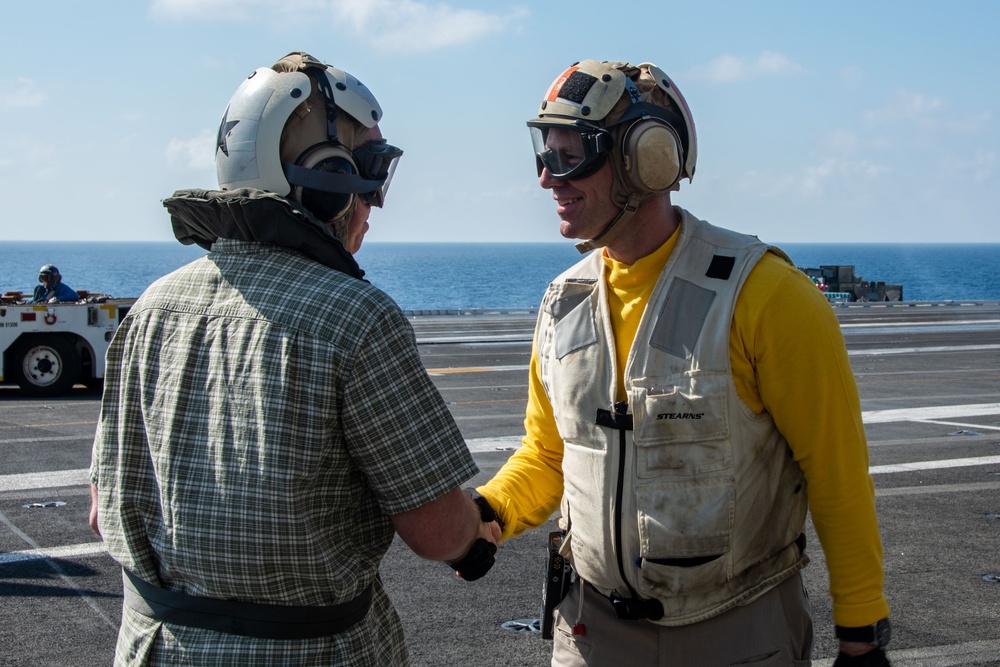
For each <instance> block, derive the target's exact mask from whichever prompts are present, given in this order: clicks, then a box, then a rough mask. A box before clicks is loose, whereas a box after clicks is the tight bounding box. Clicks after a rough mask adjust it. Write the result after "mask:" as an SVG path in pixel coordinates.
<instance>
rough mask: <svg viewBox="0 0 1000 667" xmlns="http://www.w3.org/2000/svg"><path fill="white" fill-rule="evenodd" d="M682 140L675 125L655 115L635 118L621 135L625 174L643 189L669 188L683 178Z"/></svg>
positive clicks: (658, 189)
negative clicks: (681, 176)
mask: <svg viewBox="0 0 1000 667" xmlns="http://www.w3.org/2000/svg"><path fill="white" fill-rule="evenodd" d="M680 146H681V142H680V138H679V137H678V136H677V132H675V131H674V128H672V127H670V125H668V124H667V123H665V122H663V121H661V120H659V119H656V118H642V119H640V120H637V121H636V122H634V123H633V124H632V125H631V127H629V128H628V130H626V132H625V134H624V136H623V137H622V156H623V158H624V161H625V177H626V178H627V179H628V181H629V183H630V184H631V185H632V186H633V187H635V188H636V189H638V190H641V191H644V192H666V191H667V190H669V189H670V188H671V187H672V186H673V185H674V184H675V183H677V181H678V179H679V178H680V173H681V149H680Z"/></svg>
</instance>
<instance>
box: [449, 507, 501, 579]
mask: <svg viewBox="0 0 1000 667" xmlns="http://www.w3.org/2000/svg"><path fill="white" fill-rule="evenodd" d="M465 493H466V494H467V495H468V496H469V498H471V499H472V502H473V503H475V505H476V507H477V509H478V510H479V519H480V521H481V522H482V523H483V524H486V525H485V526H480V531H479V532H480V534H482V532H483V529H486V530H487V531H488V534H489V535H490V536H491V537H492V538H493V539H492V540H487V539H486V538H485V537H477V538H476V540H475V541H474V542H473V543H472V546H471V547H470V548H469V551H468V552H467V553H466V554H465V556H463V557H462V558H461V560H457V561H454V562H451V563H448V566H449V567H451V569H453V570H454V571H455V574H457V575H458V576H460V577H461V578H462V579H465V580H466V581H475V580H476V579H479V578H481V577H483V576H485V575H486V573H487V572H489V571H490V568H491V567H493V563H494V562H496V559H495V558H494V556H495V555H496V552H497V545H496V542H498V541H499V539H500V533H501V531H502V530H503V525H502V523H501V521H500V517H498V516H497V513H496V512H495V511H494V510H493V508H492V507H490V504H489V503H488V502H487V501H486V498H483V497H482V496H481V495H479V494H478V493H476V491H475V490H473V489H465ZM490 524H495V525H490Z"/></svg>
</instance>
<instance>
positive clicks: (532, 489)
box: [479, 233, 889, 627]
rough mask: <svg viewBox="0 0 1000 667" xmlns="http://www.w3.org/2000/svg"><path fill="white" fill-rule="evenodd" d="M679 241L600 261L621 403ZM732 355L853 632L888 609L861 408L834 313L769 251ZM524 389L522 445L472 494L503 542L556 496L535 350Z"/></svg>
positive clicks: (539, 516) (558, 474)
mask: <svg viewBox="0 0 1000 667" xmlns="http://www.w3.org/2000/svg"><path fill="white" fill-rule="evenodd" d="M677 236H678V234H676V233H675V234H674V235H673V236H671V238H670V239H669V240H668V241H667V242H666V243H664V244H663V246H661V247H660V248H659V249H658V250H657V251H655V252H654V253H652V254H650V255H648V256H646V257H643V258H642V259H640V260H638V261H636V262H635V263H634V264H631V265H627V264H623V263H620V262H616V261H615V260H612V259H610V258H608V257H605V258H604V262H605V279H606V280H607V282H608V288H609V289H608V294H609V302H610V303H609V306H610V311H611V316H612V326H613V329H614V336H615V354H616V356H617V361H618V363H617V368H618V369H619V371H618V372H619V377H618V396H619V399H620V400H623V399H624V396H625V394H624V389H623V387H624V380H623V377H622V373H623V369H624V368H625V361H626V359H627V357H628V353H629V350H630V348H631V346H632V342H633V340H634V338H635V333H636V331H637V329H638V326H639V320H640V318H641V317H642V313H643V310H644V309H645V306H646V302H647V301H648V299H649V295H650V293H651V292H652V290H653V287H654V285H655V284H656V280H657V278H658V277H659V275H660V273H661V271H662V270H663V267H664V265H665V264H666V262H667V259H668V258H669V257H670V254H671V252H672V251H673V248H674V245H675V243H676V239H677ZM729 355H730V362H731V365H732V370H733V381H734V383H735V386H736V391H737V394H738V395H739V397H740V399H741V400H742V401H743V402H744V403H745V404H746V405H747V406H748V407H749V408H750V409H751V410H753V411H754V412H755V413H757V414H760V413H762V412H764V411H767V412H768V413H770V414H771V416H772V417H773V419H774V422H775V424H776V425H777V427H778V430H779V431H781V433H782V435H784V436H785V438H786V440H787V441H788V443H789V446H790V447H791V449H792V452H793V455H794V457H795V460H796V461H797V462H798V463H799V465H800V466H801V468H802V471H803V473H804V474H805V477H806V481H807V484H808V494H809V504H810V512H811V515H812V519H813V524H814V526H815V527H816V532H817V534H818V535H819V538H820V542H821V544H822V547H823V551H824V554H825V555H826V561H827V567H828V570H829V575H830V593H831V596H832V597H833V616H834V621H835V622H836V623H837V624H839V625H843V626H848V627H858V626H862V625H868V624H871V623H874V622H875V621H877V620H879V619H881V618H884V617H886V616H888V614H889V606H888V602H887V601H886V598H885V596H884V593H883V579H884V575H883V570H882V543H881V539H880V537H879V532H878V522H877V519H876V516H875V500H874V499H875V490H874V484H873V482H872V479H871V476H870V475H869V474H868V445H867V440H866V438H865V432H864V426H863V424H862V421H861V404H860V399H859V397H858V391H857V385H856V383H855V380H854V375H853V373H852V371H851V367H850V364H849V362H848V359H847V351H846V348H845V346H844V340H843V336H842V334H841V332H840V327H839V324H838V322H837V318H836V315H835V314H834V312H833V309H832V308H830V306H829V305H828V304H827V303H826V299H825V298H824V297H823V295H822V294H821V293H820V291H819V290H817V289H816V287H815V285H813V283H812V282H811V281H810V280H809V279H808V278H807V277H806V276H805V275H804V274H803V273H802V272H801V271H799V270H798V269H796V268H795V267H793V266H790V265H789V264H787V263H786V262H784V261H783V260H782V259H780V258H779V257H777V256H776V255H773V254H770V253H768V254H766V255H765V256H764V258H763V259H761V261H760V262H759V263H758V264H757V265H756V266H755V267H754V269H753V270H752V271H751V272H750V275H749V276H748V277H747V280H746V282H745V284H744V286H743V289H742V290H741V292H740V294H739V296H738V298H737V301H736V307H735V312H734V314H733V323H732V329H731V331H730V339H729ZM528 392H529V393H528V406H527V410H526V415H525V420H524V426H525V436H524V438H523V440H522V443H523V446H522V447H521V448H520V449H519V450H518V451H517V452H515V453H514V454H513V455H512V456H511V458H510V459H509V460H508V462H507V463H506V464H505V465H504V466H503V468H502V469H501V470H500V471H499V472H498V473H497V475H496V476H495V477H494V478H493V479H492V480H491V481H490V482H488V483H487V484H486V485H484V486H483V487H481V488H480V489H479V491H480V493H482V494H483V495H484V496H485V497H486V498H487V500H489V502H490V504H491V505H492V506H493V507H494V508H495V509H496V510H497V511H498V513H499V514H500V517H501V518H502V520H503V522H504V538H505V539H506V538H509V537H513V536H515V535H518V534H519V533H521V532H522V531H524V530H525V529H527V528H534V527H537V526H540V525H542V524H543V523H545V522H546V521H547V520H548V519H549V517H550V516H551V515H552V513H553V512H554V511H555V510H556V509H558V507H559V501H560V499H561V497H562V490H563V476H562V455H563V441H562V438H561V437H560V435H559V430H558V428H557V426H556V422H555V416H554V414H553V411H552V406H551V404H550V403H549V399H548V397H547V396H546V393H545V390H544V388H543V386H542V383H541V379H540V376H539V372H538V357H537V350H535V349H533V350H532V358H531V365H530V369H529V386H528Z"/></svg>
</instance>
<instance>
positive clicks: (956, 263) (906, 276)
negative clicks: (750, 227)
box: [0, 241, 1000, 311]
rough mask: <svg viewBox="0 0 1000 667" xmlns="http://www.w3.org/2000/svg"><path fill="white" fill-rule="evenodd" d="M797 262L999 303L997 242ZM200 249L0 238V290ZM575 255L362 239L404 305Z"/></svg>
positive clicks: (123, 288)
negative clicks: (44, 275)
mask: <svg viewBox="0 0 1000 667" xmlns="http://www.w3.org/2000/svg"><path fill="white" fill-rule="evenodd" d="M777 245H779V246H780V247H781V248H782V249H783V250H785V252H787V253H788V254H789V255H790V256H791V258H792V259H793V260H794V262H795V264H796V266H799V267H801V268H818V267H820V266H821V265H841V264H843V265H853V266H854V267H855V268H854V271H855V274H856V275H859V276H861V278H863V279H864V280H868V281H878V280H880V281H884V282H886V283H889V284H901V285H902V286H903V298H904V300H905V301H940V300H963V301H996V300H1000V244H998V243H987V244H920V243H899V244H897V243H893V244H864V243H846V244H842V243H787V244H777ZM204 254H205V251H204V250H202V249H201V248H199V247H197V246H183V245H181V244H179V243H177V242H173V241H164V242H131V241H129V242H83V241H78V242H69V241H45V242H42V241H5V242H3V243H2V244H0V293H3V292H9V291H15V290H19V291H22V292H25V293H31V291H32V290H33V289H34V286H35V285H36V284H37V283H36V278H37V275H38V274H37V272H38V269H39V267H41V266H42V265H43V264H50V263H51V264H55V265H56V266H57V267H59V271H60V272H61V273H62V276H63V281H64V282H65V283H66V284H67V285H69V286H70V287H72V288H74V289H85V290H88V291H90V292H102V293H104V294H110V295H112V296H116V297H134V296H139V294H141V293H142V291H143V290H144V289H145V288H146V287H147V286H148V285H149V284H150V283H152V282H153V281H154V280H155V279H156V278H158V277H160V276H162V275H164V274H166V273H169V272H170V271H173V270H174V269H176V268H178V267H180V266H182V265H184V264H186V263H187V262H190V261H192V260H194V259H196V258H197V257H200V256H202V255H204ZM579 257H580V255H579V253H578V252H577V251H576V249H575V248H574V247H573V244H572V243H570V242H568V241H567V242H565V243H365V244H364V246H363V247H362V248H361V251H360V252H359V253H358V255H357V260H358V263H359V264H360V265H361V268H362V269H364V270H365V274H366V275H365V277H366V278H367V279H368V280H369V281H370V282H371V283H372V284H373V285H375V286H376V287H379V288H380V289H382V290H383V291H385V292H386V293H388V294H389V295H390V296H392V297H393V298H394V299H395V300H396V303H398V304H399V306H400V307H401V308H402V309H403V310H408V311H415V310H455V309H522V308H533V307H536V306H537V305H538V302H539V301H540V300H541V297H542V293H543V292H544V291H545V286H546V285H547V284H548V282H549V280H550V279H552V278H553V277H555V276H556V275H558V274H559V273H560V272H561V271H562V270H563V269H565V268H567V267H569V266H570V265H571V264H572V263H573V262H575V261H576V260H577V259H578V258H579Z"/></svg>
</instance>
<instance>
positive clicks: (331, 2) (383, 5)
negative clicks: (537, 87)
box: [150, 0, 529, 53]
mask: <svg viewBox="0 0 1000 667" xmlns="http://www.w3.org/2000/svg"><path fill="white" fill-rule="evenodd" d="M150 13H151V14H153V15H154V16H159V17H163V18H168V19H174V20H184V19H195V20H214V19H220V18H225V20H227V21H232V20H244V19H247V18H249V17H251V16H253V17H254V18H255V19H260V20H266V17H265V16H264V15H272V16H274V17H275V18H280V17H288V16H291V15H294V16H296V17H299V18H300V19H308V18H309V17H315V19H314V20H322V17H328V20H329V21H330V25H331V29H333V27H334V26H348V27H349V29H350V30H351V31H352V32H353V33H354V34H355V36H357V37H358V38H360V39H362V40H364V41H365V42H367V43H368V44H370V45H371V46H372V47H373V48H376V49H378V50H380V51H382V52H385V53H420V52H426V51H433V50H436V49H443V48H447V47H451V46H457V45H462V44H470V43H473V42H475V41H476V40H478V39H481V38H483V37H484V36H486V35H490V34H494V33H500V32H503V31H505V30H507V29H509V28H511V27H516V26H517V24H518V23H519V22H520V21H522V20H523V19H524V18H526V17H527V16H528V14H529V12H528V10H527V9H525V8H523V7H515V8H514V9H512V10H510V11H509V12H507V13H504V14H500V13H492V12H487V11H482V10H479V9H464V8H459V7H453V6H451V5H449V4H446V3H436V4H432V3H429V2H418V1H416V0H153V3H152V5H151V6H150Z"/></svg>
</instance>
